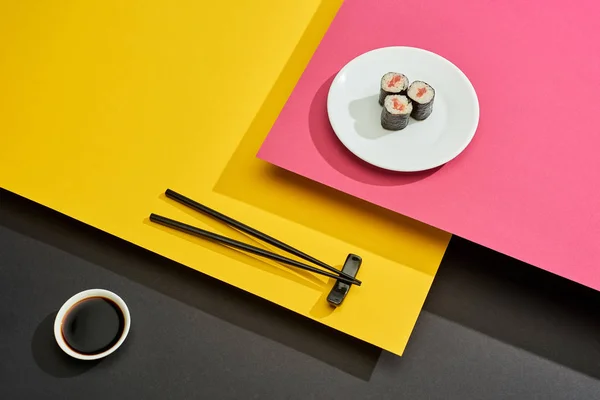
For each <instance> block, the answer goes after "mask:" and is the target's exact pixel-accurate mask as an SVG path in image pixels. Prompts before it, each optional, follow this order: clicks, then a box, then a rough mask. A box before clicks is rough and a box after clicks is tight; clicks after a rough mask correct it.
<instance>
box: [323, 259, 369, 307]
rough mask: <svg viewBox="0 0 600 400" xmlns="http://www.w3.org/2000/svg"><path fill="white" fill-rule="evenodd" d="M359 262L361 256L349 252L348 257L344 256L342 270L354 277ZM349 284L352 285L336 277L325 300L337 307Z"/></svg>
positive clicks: (344, 296)
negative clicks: (344, 260)
mask: <svg viewBox="0 0 600 400" xmlns="http://www.w3.org/2000/svg"><path fill="white" fill-rule="evenodd" d="M361 264H362V258H361V257H360V256H358V255H356V254H352V253H350V254H348V257H346V262H344V267H343V268H342V272H344V273H345V274H346V275H349V276H351V277H352V278H356V275H357V274H358V270H359V269H360V265H361ZM351 286H352V285H348V284H347V283H345V282H343V281H341V280H339V279H338V280H337V281H335V284H334V285H333V288H332V289H331V291H330V292H329V295H328V296H327V302H328V303H329V304H330V305H332V306H333V307H339V306H340V305H341V304H342V302H343V301H344V299H345V298H346V295H347V294H348V292H349V291H350V287H351Z"/></svg>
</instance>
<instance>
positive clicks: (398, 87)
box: [381, 72, 408, 93]
mask: <svg viewBox="0 0 600 400" xmlns="http://www.w3.org/2000/svg"><path fill="white" fill-rule="evenodd" d="M396 76H399V77H400V79H399V80H398V81H397V82H395V83H394V84H391V85H390V82H391V81H392V80H393V79H394V77H396ZM407 87H408V78H407V77H406V76H404V75H402V74H399V73H397V72H388V73H387V74H385V75H383V76H382V77H381V88H382V89H383V90H385V91H386V92H388V93H400V92H401V91H403V90H406V88H407Z"/></svg>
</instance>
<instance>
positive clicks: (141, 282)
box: [0, 190, 600, 400]
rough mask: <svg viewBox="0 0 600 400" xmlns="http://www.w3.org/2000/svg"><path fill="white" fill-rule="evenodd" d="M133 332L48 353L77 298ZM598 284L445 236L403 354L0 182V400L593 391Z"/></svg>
mask: <svg viewBox="0 0 600 400" xmlns="http://www.w3.org/2000/svg"><path fill="white" fill-rule="evenodd" d="M95 287H98V288H105V289H109V290H112V291H115V292H116V293H118V294H119V295H121V296H122V297H123V298H124V300H125V301H126V302H127V304H128V306H129V308H130V311H131V314H132V330H131V333H130V336H129V338H128V340H127V341H126V342H125V344H124V346H123V347H122V348H121V349H120V350H119V351H118V352H116V353H115V354H113V355H112V356H110V357H108V358H106V359H104V360H101V361H99V362H93V363H86V362H77V361H76V360H72V359H70V358H69V357H67V356H66V355H64V354H62V352H61V351H60V350H59V349H58V347H57V346H56V344H55V342H54V339H53V336H52V324H53V317H54V315H55V313H56V311H57V310H58V308H59V307H60V306H61V304H62V303H63V302H64V301H65V300H66V299H67V298H69V297H70V296H71V295H73V294H74V293H76V292H78V291H81V290H84V289H88V288H95ZM599 306H600V293H598V292H594V291H592V290H590V289H587V288H585V287H582V286H580V285H577V284H575V283H572V282H569V281H566V280H564V279H562V278H559V277H556V276H553V275H551V274H549V273H546V272H544V271H541V270H539V269H536V268H534V267H531V266H528V265H525V264H523V263H521V262H518V261H516V260H513V259H511V258H509V257H506V256H503V255H500V254H498V253H495V252H492V251H490V250H487V249H484V248H482V247H480V246H477V245H475V244H473V243H470V242H467V241H465V240H462V239H459V238H456V237H455V238H453V239H452V241H451V243H450V246H449V248H448V251H447V252H446V255H445V257H444V260H443V262H442V265H441V267H440V270H439V273H438V275H437V277H436V279H435V282H434V285H433V288H432V290H431V292H430V294H429V296H428V299H427V302H426V305H425V307H424V310H423V312H422V313H421V316H420V318H419V322H418V323H417V326H416V328H415V330H414V332H413V335H412V337H411V340H410V342H409V345H408V347H407V349H406V352H405V355H404V356H403V357H397V356H394V355H392V354H389V353H386V352H381V351H380V350H379V349H377V348H374V347H373V346H370V345H368V344H365V343H363V342H360V341H358V340H355V339H353V338H350V337H348V336H346V335H344V334H341V333H339V332H336V331H334V330H332V329H329V328H326V327H324V326H321V325H319V324H317V323H314V322H312V321H309V320H307V319H305V318H303V317H301V316H298V315H295V314H293V313H291V312H288V311H286V310H283V309H281V308H280V307H278V306H276V305H273V304H271V303H268V302H266V301H263V300H261V299H258V298H256V297H255V296H253V295H250V294H247V293H244V292H242V291H240V290H238V289H236V288H233V287H230V286H228V285H226V284H223V283H221V282H218V281H216V280H214V279H212V278H210V277H207V276H204V275H202V274H200V273H198V272H196V271H193V270H191V269H189V268H187V267H184V266H182V265H179V264H177V263H174V262H172V261H169V260H167V259H165V258H162V257H160V256H157V255H155V254H152V253H150V252H148V251H145V250H143V249H140V248H138V247H136V246H133V245H131V244H129V243H126V242H124V241H122V240H119V239H117V238H114V237H111V236H110V235H107V234H105V233H102V232H100V231H98V230H96V229H93V228H91V227H88V226H85V225H83V224H81V223H79V222H76V221H74V220H72V219H70V218H68V217H65V216H63V215H60V214H58V213H56V212H54V211H51V210H48V209H46V208H44V207H41V206H39V205H36V204H34V203H32V202H30V201H28V200H25V199H22V198H20V197H18V196H16V195H13V194H10V193H8V192H6V191H2V190H0V399H38V398H39V399H83V398H85V399H103V400H104V399H129V398H136V399H395V400H396V399H462V400H465V399H523V400H525V399H544V400H547V399H599V398H600V380H599V379H600V341H599V329H598V328H599V327H600V318H599V317H600V307H599Z"/></svg>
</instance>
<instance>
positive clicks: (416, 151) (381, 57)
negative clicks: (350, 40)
mask: <svg viewBox="0 0 600 400" xmlns="http://www.w3.org/2000/svg"><path fill="white" fill-rule="evenodd" d="M390 71H393V72H400V73H403V74H405V75H406V76H407V77H408V79H409V80H410V81H411V82H412V81H415V80H422V81H425V82H427V83H429V84H430V85H431V86H433V88H434V89H435V100H434V105H433V112H432V114H431V115H430V116H429V118H427V119H426V120H424V121H416V120H414V119H412V118H411V120H410V122H409V124H408V126H407V127H406V128H404V129H403V130H400V131H387V130H385V129H383V128H382V127H381V106H380V105H379V103H378V96H379V82H380V79H381V76H382V75H383V74H385V73H386V72H390ZM327 112H328V114H329V121H330V122H331V126H332V127H333V130H334V131H335V133H336V135H337V137H338V138H339V139H340V141H341V142H342V143H343V144H344V146H346V147H347V148H348V150H350V151H351V152H352V153H354V154H355V155H356V156H357V157H359V158H361V159H362V160H364V161H366V162H367V163H369V164H372V165H375V166H377V167H380V168H384V169H388V170H392V171H404V172H412V171H423V170H427V169H431V168H435V167H438V166H440V165H442V164H445V163H447V162H448V161H450V160H452V159H453V158H454V157H456V156H457V155H459V154H460V153H461V152H462V151H463V150H464V149H465V148H466V147H467V145H468V144H469V142H470V141H471V139H472V138H473V136H474V135H475V130H476V129H477V123H478V122H479V102H478V100H477V94H476V93H475V89H474V88H473V85H471V82H469V79H468V78H467V77H466V76H465V74H463V72H462V71H461V70H460V69H458V67H456V66H455V65H454V64H452V63H451V62H450V61H448V60H446V59H445V58H443V57H441V56H439V55H437V54H435V53H432V52H430V51H427V50H422V49H417V48H414V47H385V48H381V49H376V50H372V51H369V52H368V53H365V54H362V55H360V56H358V57H356V58H355V59H354V60H352V61H350V62H349V63H348V64H346V66H345V67H344V68H342V70H341V71H340V72H339V73H338V74H337V76H336V77H335V79H334V80H333V83H332V84H331V87H330V89H329V95H328V98H327Z"/></svg>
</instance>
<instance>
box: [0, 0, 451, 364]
mask: <svg viewBox="0 0 600 400" xmlns="http://www.w3.org/2000/svg"><path fill="white" fill-rule="evenodd" d="M340 3H341V0H324V1H321V0H302V1H281V0H237V1H228V2H220V3H219V2H212V1H211V2H208V1H198V0H195V1H192V0H190V1H182V0H177V1H158V0H153V1H150V0H148V1H142V2H134V1H122V0H110V1H109V0H104V1H64V2H39V1H5V2H2V3H0V186H2V187H3V188H5V189H7V190H10V191H13V192H15V193H17V194H20V195H22V196H25V197H27V198H29V199H32V200H34V201H36V202H38V203H41V204H43V205H46V206H48V207H50V208H53V209H55V210H57V211H59V212H62V213H64V214H67V215H69V216H71V217H73V218H76V219H78V220H80V221H83V222H85V223H87V224H90V225H92V226H94V227H97V228H99V229H101V230H104V231H106V232H109V233H111V234H113V235H116V236H118V237H120V238H123V239H125V240H127V241H130V242H133V243H135V244H137V245H140V246H142V247H144V248H147V249H149V250H151V251H154V252H156V253H159V254H161V255H163V256H166V257H168V258H170V259H173V260H175V261H178V262H180V263H182V264H185V265H188V266H190V267H192V268H194V269H197V270H199V271H202V272H203V273H205V274H208V275H211V276H213V277H215V278H218V279H220V280H222V281H225V282H228V283H230V284H232V285H235V286H237V287H239V288H242V289H244V290H247V291H249V292H252V293H254V294H256V295H258V296H261V297H263V298H265V299H268V300H270V301H272V302H275V303H277V304H280V305H281V306H283V307H286V308H288V309H290V310H293V311H295V312H297V313H300V314H303V315H305V316H307V317H309V318H312V319H315V320H317V321H319V322H321V323H323V324H326V325H329V326H331V327H333V328H335V329H338V330H340V331H343V332H345V333H347V334H349V335H352V336H355V337H358V338H360V339H362V340H365V341H367V342H370V343H372V344H374V345H376V346H379V347H381V348H383V349H386V350H389V351H391V352H394V353H396V354H402V352H403V350H404V347H405V345H406V343H407V340H408V338H409V336H410V332H411V330H412V328H413V326H414V324H415V322H416V319H417V316H418V314H419V312H420V310H421V307H422V304H423V302H424V300H425V297H426V295H427V292H428V290H429V288H430V285H431V283H432V280H433V278H434V275H435V272H436V270H437V267H438V265H439V263H440V261H441V258H442V256H443V253H444V251H445V249H446V246H447V244H448V240H449V238H450V235H449V234H447V233H444V232H441V231H438V230H436V229H433V228H431V227H427V226H425V225H423V224H420V223H417V222H414V221H412V220H409V219H407V218H404V217H402V216H399V215H396V214H393V213H391V212H388V211H385V210H383V209H380V208H377V207H374V206H372V205H370V204H367V203H365V202H363V201H360V200H357V199H355V198H351V197H349V196H346V195H344V194H342V193H339V192H336V191H334V190H331V189H329V188H326V187H324V186H321V185H319V184H316V183H313V182H310V181H308V180H305V179H303V178H300V177H298V176H296V175H294V174H291V173H287V172H285V171H282V170H279V169H277V168H275V167H272V166H270V165H268V164H266V163H264V162H262V161H260V160H258V159H256V158H255V154H256V152H257V150H258V148H259V146H260V144H261V142H262V140H263V139H264V137H265V136H266V134H267V132H268V130H269V128H270V127H271V125H272V123H273V122H274V120H275V118H276V116H277V114H278V112H279V110H280V109H281V107H282V106H283V104H284V102H285V100H286V98H287V96H288V95H289V93H290V92H291V90H292V89H293V87H294V84H295V82H296V81H297V79H298V78H299V76H300V75H301V73H302V71H303V69H304V67H305V65H306V64H307V63H308V61H309V59H310V56H311V55H312V53H313V52H314V50H315V49H316V47H317V45H318V43H319V41H320V39H321V37H322V35H323V34H324V33H325V31H326V29H327V27H328V25H329V23H330V22H331V20H332V19H333V17H334V15H335V12H336V11H337V9H338V7H339V6H340ZM166 188H172V189H174V190H176V191H179V192H181V193H183V194H184V195H186V196H188V197H191V198H193V199H196V200H198V201H200V202H202V203H204V204H206V205H208V206H210V207H213V208H216V209H218V210H219V211H221V212H223V213H225V214H228V215H230V216H232V217H234V218H236V219H239V220H241V221H243V222H245V223H247V224H249V225H251V226H254V227H256V228H258V229H261V230H263V231H265V232H267V233H269V234H271V235H273V236H276V237H277V238H279V239H280V240H283V241H285V242H288V243H290V244H292V245H294V246H296V247H298V248H300V249H302V250H304V251H305V252H307V253H309V254H311V255H314V256H315V257H317V258H320V259H323V260H325V261H327V262H329V263H331V264H334V265H336V266H338V267H339V266H341V264H342V263H343V262H344V260H345V258H346V255H347V254H348V253H350V252H353V253H357V254H359V255H361V256H362V257H363V260H364V262H363V266H362V268H361V271H360V273H359V279H361V280H362V281H363V285H362V286H361V287H353V288H352V290H351V293H350V294H349V296H348V297H347V298H346V300H345V302H344V304H343V305H342V307H340V308H338V309H335V310H334V309H332V308H330V307H329V306H328V304H327V302H326V301H325V298H326V296H327V293H328V291H329V290H330V288H331V286H332V283H333V281H332V280H329V279H326V278H324V277H321V276H319V275H314V274H309V273H305V272H303V271H298V270H293V269H290V268H287V267H284V266H281V265H278V264H276V263H273V262H265V261H262V260H261V259H259V258H257V257H252V256H248V255H245V254H243V253H240V252H237V251H235V250H231V249H226V248H223V247H221V246H219V245H216V244H213V243H207V242H206V241H203V240H201V239H197V238H193V237H189V236H186V235H184V234H181V233H177V232H173V231H171V230H168V229H166V228H163V227H159V226H156V225H154V224H151V223H150V222H148V219H147V217H148V215H149V213H151V212H155V213H158V214H162V215H165V216H168V217H170V218H174V219H178V220H182V221H184V222H187V223H191V224H194V225H197V226H199V227H201V228H205V229H210V230H213V231H215V232H217V233H221V234H225V235H229V236H232V237H233V238H236V239H240V240H245V241H247V242H248V243H252V244H255V245H256V244H257V243H256V242H254V241H253V240H252V239H249V238H247V237H245V236H244V235H242V234H240V233H238V232H235V231H232V230H231V229H229V228H227V227H225V226H223V225H222V224H219V223H216V222H214V221H212V220H210V219H208V218H206V217H203V216H202V215H199V214H196V213H193V212H190V211H189V210H186V209H184V208H182V207H180V206H178V205H177V204H175V203H173V202H172V201H169V200H167V199H165V197H164V195H162V193H163V192H164V190H165V189H166Z"/></svg>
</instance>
